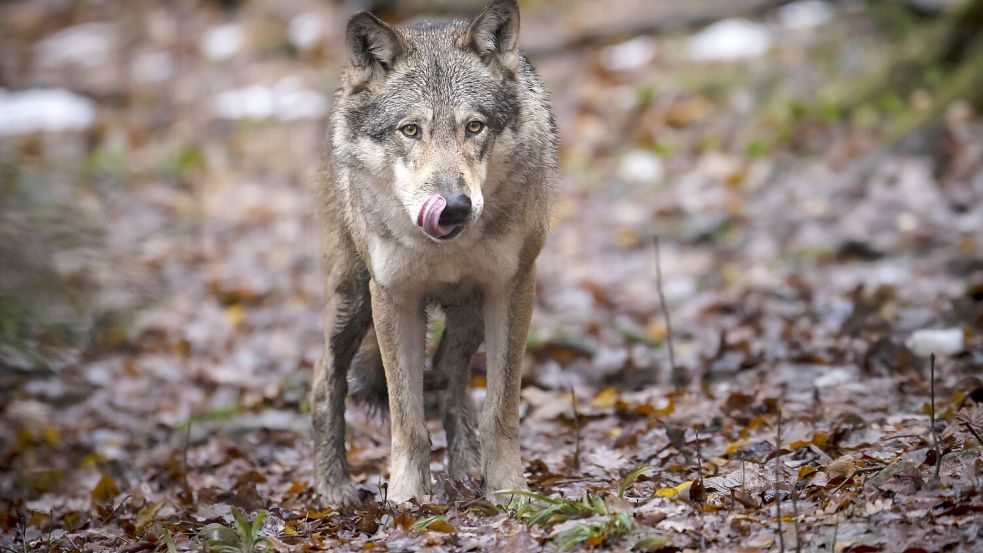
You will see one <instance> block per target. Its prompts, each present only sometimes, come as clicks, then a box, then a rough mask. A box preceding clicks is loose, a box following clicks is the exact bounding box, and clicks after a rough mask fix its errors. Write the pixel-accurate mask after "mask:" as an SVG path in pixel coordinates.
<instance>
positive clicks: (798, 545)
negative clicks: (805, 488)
mask: <svg viewBox="0 0 983 553" xmlns="http://www.w3.org/2000/svg"><path fill="white" fill-rule="evenodd" d="M798 495H799V494H798V492H797V491H796V490H795V484H794V483H793V484H792V516H794V517H795V518H794V519H792V525H793V526H794V527H795V553H802V535H801V534H800V533H799V499H798Z"/></svg>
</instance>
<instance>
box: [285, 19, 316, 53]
mask: <svg viewBox="0 0 983 553" xmlns="http://www.w3.org/2000/svg"><path fill="white" fill-rule="evenodd" d="M287 36H288V37H290V42H292V43H293V45H294V46H296V47H297V48H300V49H301V50H310V49H312V48H314V47H315V46H317V45H318V43H320V42H321V39H322V38H324V22H322V21H321V18H320V17H318V16H317V15H315V14H313V13H305V14H301V15H298V16H297V17H294V18H293V19H291V20H290V25H289V26H288V27H287Z"/></svg>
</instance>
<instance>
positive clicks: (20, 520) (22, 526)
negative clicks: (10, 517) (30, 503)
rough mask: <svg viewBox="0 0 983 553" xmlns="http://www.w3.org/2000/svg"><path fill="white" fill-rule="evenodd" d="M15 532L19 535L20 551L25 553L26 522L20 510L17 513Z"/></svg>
mask: <svg viewBox="0 0 983 553" xmlns="http://www.w3.org/2000/svg"><path fill="white" fill-rule="evenodd" d="M17 531H18V532H19V533H20V543H21V549H22V550H23V552H24V553H27V520H26V517H25V516H24V514H23V513H21V512H20V510H18V512H17Z"/></svg>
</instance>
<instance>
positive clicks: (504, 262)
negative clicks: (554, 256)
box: [369, 235, 521, 296]
mask: <svg viewBox="0 0 983 553" xmlns="http://www.w3.org/2000/svg"><path fill="white" fill-rule="evenodd" d="M520 244H521V242H520V240H519V237H518V236H516V235H506V236H502V237H499V238H497V239H496V240H491V241H481V240H479V241H476V242H472V243H470V244H460V245H458V244H446V245H440V246H439V247H433V248H425V249H419V250H418V249H415V248H406V247H405V246H402V245H400V244H395V243H392V242H387V241H383V240H375V241H373V243H372V244H371V247H370V250H369V251H370V257H371V259H370V263H371V267H372V275H373V278H374V279H375V280H376V281H377V282H378V283H379V284H380V285H382V286H384V287H387V288H390V289H393V290H398V291H402V292H405V293H408V294H413V295H417V294H423V295H433V296H440V295H442V291H443V289H453V288H455V287H457V286H459V285H460V284H462V283H474V284H477V285H479V286H490V287H496V286H497V285H499V284H501V283H503V282H505V281H506V280H508V279H510V278H511V277H512V276H513V275H514V274H515V272H516V270H517V269H518V263H519V248H520Z"/></svg>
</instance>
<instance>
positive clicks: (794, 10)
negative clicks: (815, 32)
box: [778, 0, 833, 31]
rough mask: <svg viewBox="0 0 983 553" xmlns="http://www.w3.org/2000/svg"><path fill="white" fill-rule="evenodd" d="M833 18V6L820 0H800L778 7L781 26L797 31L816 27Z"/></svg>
mask: <svg viewBox="0 0 983 553" xmlns="http://www.w3.org/2000/svg"><path fill="white" fill-rule="evenodd" d="M830 19H833V7H832V6H830V5H829V2H823V1H822V0H802V1H800V2H792V3H791V4H786V5H784V6H782V7H781V8H778V21H779V23H781V24H782V27H784V28H786V29H789V30H793V31H797V30H801V29H809V28H812V27H818V26H820V25H823V24H825V23H827V22H829V20H830Z"/></svg>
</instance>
